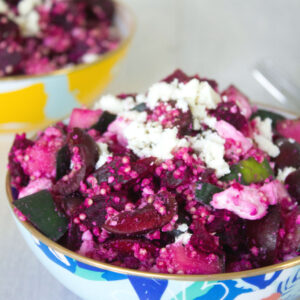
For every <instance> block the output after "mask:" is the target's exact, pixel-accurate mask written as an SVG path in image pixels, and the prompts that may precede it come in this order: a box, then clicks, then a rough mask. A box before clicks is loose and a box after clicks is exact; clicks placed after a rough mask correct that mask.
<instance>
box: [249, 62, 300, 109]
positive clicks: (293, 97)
mask: <svg viewBox="0 0 300 300" xmlns="http://www.w3.org/2000/svg"><path fill="white" fill-rule="evenodd" d="M252 75H253V76H254V78H255V79H256V80H257V81H258V82H259V83H260V84H261V85H262V86H263V87H264V88H265V89H266V90H267V91H268V92H269V93H270V94H271V95H272V96H273V97H274V98H275V99H276V100H277V101H278V102H279V103H280V104H281V105H282V106H284V107H285V108H287V109H290V110H293V111H295V112H298V113H300V88H299V87H298V86H297V85H296V84H295V83H293V82H292V80H291V79H290V78H288V76H287V75H286V74H284V72H283V71H282V70H281V69H279V67H278V66H276V65H275V63H274V62H273V61H271V60H269V59H265V60H262V61H260V62H259V63H257V64H256V66H255V67H254V69H253V72H252Z"/></svg>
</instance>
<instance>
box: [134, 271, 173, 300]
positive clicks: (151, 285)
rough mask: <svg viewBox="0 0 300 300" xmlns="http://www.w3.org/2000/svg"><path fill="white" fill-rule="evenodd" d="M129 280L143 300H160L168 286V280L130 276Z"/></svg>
mask: <svg viewBox="0 0 300 300" xmlns="http://www.w3.org/2000/svg"><path fill="white" fill-rule="evenodd" d="M128 279H129V281H130V283H131V284H132V286H133V288H134V289H135V291H136V293H137V295H138V296H139V299H141V300H159V299H160V298H161V296H162V295H163V293H164V291H165V290H166V288H167V286H168V280H164V279H150V278H144V277H136V276H130V275H128Z"/></svg>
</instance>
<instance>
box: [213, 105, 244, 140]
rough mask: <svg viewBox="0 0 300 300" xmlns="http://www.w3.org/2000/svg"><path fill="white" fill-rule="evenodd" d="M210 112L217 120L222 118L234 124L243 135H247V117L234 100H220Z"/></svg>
mask: <svg viewBox="0 0 300 300" xmlns="http://www.w3.org/2000/svg"><path fill="white" fill-rule="evenodd" d="M210 113H211V114H212V115H213V116H215V117H216V118H217V120H218V121H219V120H224V121H226V122H228V123H230V124H231V125H232V126H234V127H235V128H236V129H237V130H239V131H241V132H242V133H244V134H245V135H248V130H249V128H248V122H247V119H246V118H245V117H244V116H243V115H242V114H241V112H240V109H239V107H238V106H237V104H235V103H234V102H221V103H219V104H218V106H217V108H216V109H214V110H211V111H210Z"/></svg>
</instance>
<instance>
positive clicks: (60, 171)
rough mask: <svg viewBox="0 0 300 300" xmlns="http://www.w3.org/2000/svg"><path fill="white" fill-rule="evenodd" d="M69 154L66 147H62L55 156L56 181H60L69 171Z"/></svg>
mask: <svg viewBox="0 0 300 300" xmlns="http://www.w3.org/2000/svg"><path fill="white" fill-rule="evenodd" d="M70 164H71V152H70V149H69V147H68V145H65V146H63V147H62V148H60V150H59V151H58V152H57V154H56V180H59V179H61V178H62V177H63V176H64V175H66V174H67V173H68V172H69V170H70Z"/></svg>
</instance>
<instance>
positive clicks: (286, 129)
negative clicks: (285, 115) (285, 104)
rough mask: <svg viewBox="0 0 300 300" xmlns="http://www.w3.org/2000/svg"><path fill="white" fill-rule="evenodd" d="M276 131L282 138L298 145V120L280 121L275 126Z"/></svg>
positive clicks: (299, 130) (299, 127) (299, 126)
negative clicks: (293, 141)
mask: <svg viewBox="0 0 300 300" xmlns="http://www.w3.org/2000/svg"><path fill="white" fill-rule="evenodd" d="M276 129H277V131H278V132H279V133H280V134H281V135H282V136H284V137H286V138H291V139H294V140H295V141H296V142H298V143H300V119H297V120H283V121H280V122H278V123H277V124H276Z"/></svg>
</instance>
